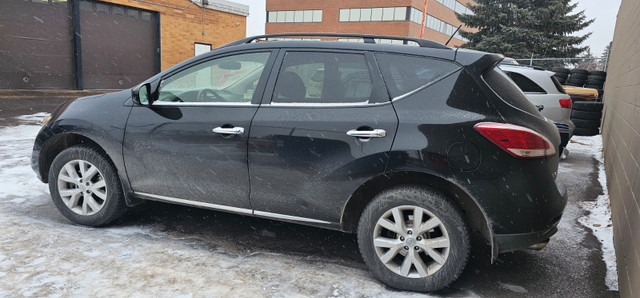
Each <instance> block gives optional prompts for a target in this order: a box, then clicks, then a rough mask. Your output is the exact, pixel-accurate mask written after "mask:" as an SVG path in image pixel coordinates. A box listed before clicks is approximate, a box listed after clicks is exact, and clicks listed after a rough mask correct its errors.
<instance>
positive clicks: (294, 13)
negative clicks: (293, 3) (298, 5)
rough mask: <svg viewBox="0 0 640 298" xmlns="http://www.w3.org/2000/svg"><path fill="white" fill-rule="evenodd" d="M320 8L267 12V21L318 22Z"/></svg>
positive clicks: (320, 20)
mask: <svg viewBox="0 0 640 298" xmlns="http://www.w3.org/2000/svg"><path fill="white" fill-rule="evenodd" d="M320 22H322V10H319V9H315V10H282V11H269V12H267V23H320Z"/></svg>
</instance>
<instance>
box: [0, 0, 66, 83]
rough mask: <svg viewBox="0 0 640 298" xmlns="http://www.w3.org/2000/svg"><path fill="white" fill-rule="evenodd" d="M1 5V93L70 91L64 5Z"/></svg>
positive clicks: (41, 1) (5, 0) (21, 1)
mask: <svg viewBox="0 0 640 298" xmlns="http://www.w3.org/2000/svg"><path fill="white" fill-rule="evenodd" d="M0 2H1V4H0V89H49V88H57V89H73V87H74V81H73V58H72V57H73V49H72V39H71V36H72V35H71V30H72V29H71V27H72V26H71V18H70V7H69V6H68V5H67V1H66V0H53V1H50V0H28V1H25V0H0Z"/></svg>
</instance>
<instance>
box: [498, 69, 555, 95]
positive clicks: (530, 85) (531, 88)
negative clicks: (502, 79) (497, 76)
mask: <svg viewBox="0 0 640 298" xmlns="http://www.w3.org/2000/svg"><path fill="white" fill-rule="evenodd" d="M505 73H506V74H507V75H508V76H509V77H510V78H511V79H512V80H513V82H514V83H516V85H518V87H520V89H521V90H522V91H524V92H533V93H547V92H546V91H544V89H543V88H542V87H540V85H538V84H536V83H535V82H534V81H532V80H530V79H529V78H527V77H525V76H523V75H521V74H519V73H515V72H510V71H505Z"/></svg>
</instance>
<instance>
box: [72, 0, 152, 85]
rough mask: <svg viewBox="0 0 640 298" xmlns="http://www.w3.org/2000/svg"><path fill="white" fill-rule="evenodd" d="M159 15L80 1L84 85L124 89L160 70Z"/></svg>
mask: <svg viewBox="0 0 640 298" xmlns="http://www.w3.org/2000/svg"><path fill="white" fill-rule="evenodd" d="M158 25H159V22H158V15H157V13H155V12H150V11H146V10H141V9H137V8H131V7H126V6H120V5H115V4H110V3H105V2H99V1H87V0H81V1H80V31H81V35H82V77H83V87H84V89H123V88H129V87H132V86H135V85H137V84H138V83H140V82H141V81H143V80H145V79H147V78H149V77H151V76H152V75H154V74H155V73H157V72H158V71H159V70H160V66H159V65H160V63H159V57H160V49H159V42H158V40H159V39H158V34H159V30H158Z"/></svg>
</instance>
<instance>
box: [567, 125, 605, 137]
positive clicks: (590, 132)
mask: <svg viewBox="0 0 640 298" xmlns="http://www.w3.org/2000/svg"><path fill="white" fill-rule="evenodd" d="M599 133H600V130H599V129H597V128H578V127H576V129H574V130H573V135H575V136H586V137H590V136H595V135H597V134H599Z"/></svg>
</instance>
